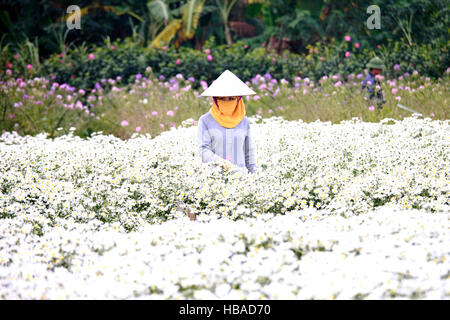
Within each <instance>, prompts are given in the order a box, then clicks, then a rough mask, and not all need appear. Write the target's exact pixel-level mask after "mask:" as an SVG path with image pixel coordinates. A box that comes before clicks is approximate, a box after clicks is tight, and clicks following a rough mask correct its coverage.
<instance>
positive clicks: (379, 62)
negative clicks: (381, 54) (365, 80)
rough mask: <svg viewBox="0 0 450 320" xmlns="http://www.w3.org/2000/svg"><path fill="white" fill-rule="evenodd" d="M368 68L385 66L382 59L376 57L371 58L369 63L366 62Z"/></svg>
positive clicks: (382, 67)
mask: <svg viewBox="0 0 450 320" xmlns="http://www.w3.org/2000/svg"><path fill="white" fill-rule="evenodd" d="M367 68H368V69H372V68H373V69H384V68H386V66H385V65H384V63H383V60H381V59H380V58H378V57H375V58H372V59H371V60H370V61H369V63H368V64H367Z"/></svg>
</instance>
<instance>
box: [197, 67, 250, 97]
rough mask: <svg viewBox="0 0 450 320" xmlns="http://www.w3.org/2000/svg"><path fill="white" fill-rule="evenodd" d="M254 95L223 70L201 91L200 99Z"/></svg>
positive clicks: (243, 84)
mask: <svg viewBox="0 0 450 320" xmlns="http://www.w3.org/2000/svg"><path fill="white" fill-rule="evenodd" d="M252 94H256V92H255V91H253V90H252V89H250V88H249V87H248V86H247V85H246V84H245V83H244V82H242V80H241V79H239V78H238V77H236V76H235V75H234V73H233V72H231V71H230V70H228V69H227V70H225V71H224V72H223V73H222V74H221V75H220V77H218V78H217V79H216V80H214V81H213V83H212V84H211V86H210V87H209V88H208V89H206V90H205V91H203V93H202V94H201V96H202V97H232V96H249V95H252Z"/></svg>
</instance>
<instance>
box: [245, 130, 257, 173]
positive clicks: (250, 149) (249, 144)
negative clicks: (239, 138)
mask: <svg viewBox="0 0 450 320" xmlns="http://www.w3.org/2000/svg"><path fill="white" fill-rule="evenodd" d="M244 149H245V166H246V167H247V169H248V171H250V172H251V173H254V172H255V170H256V162H255V149H254V146H253V141H252V136H251V130H250V123H248V124H247V135H246V137H245V143H244Z"/></svg>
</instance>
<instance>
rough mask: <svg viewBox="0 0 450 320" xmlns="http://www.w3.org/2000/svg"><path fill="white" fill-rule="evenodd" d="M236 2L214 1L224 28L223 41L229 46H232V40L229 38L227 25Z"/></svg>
mask: <svg viewBox="0 0 450 320" xmlns="http://www.w3.org/2000/svg"><path fill="white" fill-rule="evenodd" d="M236 2H237V0H231V2H230V1H229V0H216V5H217V9H218V10H219V14H220V18H221V19H222V22H223V25H224V28H225V39H226V40H227V44H228V45H229V46H231V45H232V44H233V39H232V37H231V32H230V26H229V25H228V18H229V17H230V12H231V9H233V7H234V5H235V4H236Z"/></svg>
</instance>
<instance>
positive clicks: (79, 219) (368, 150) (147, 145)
mask: <svg viewBox="0 0 450 320" xmlns="http://www.w3.org/2000/svg"><path fill="white" fill-rule="evenodd" d="M250 120H251V122H252V125H251V130H252V136H253V137H254V138H253V139H254V144H255V148H256V159H257V171H256V173H255V174H245V173H243V172H234V171H222V170H223V169H221V168H219V167H216V166H214V165H212V164H202V163H201V162H200V158H199V155H198V152H197V145H196V134H197V128H196V127H195V126H189V124H188V123H187V124H186V127H185V128H182V127H179V128H177V129H173V130H170V131H167V132H164V133H162V134H161V135H159V136H157V137H155V138H151V137H150V136H149V135H148V134H134V135H133V136H132V137H131V139H129V140H126V141H123V140H121V139H119V138H116V137H114V136H112V135H103V134H100V133H97V134H94V135H93V137H92V138H90V139H87V140H84V139H81V138H79V137H77V136H74V135H73V134H72V133H70V134H68V135H63V136H60V137H57V138H55V139H49V138H48V137H47V135H46V134H40V135H37V136H35V137H30V136H26V137H23V136H19V135H17V134H16V133H15V132H12V133H9V132H6V133H3V135H2V136H1V137H0V157H1V158H2V162H1V163H0V229H1V232H0V265H1V268H0V297H1V298H7V299H10V298H37V299H38V298H50V299H56V298H62V299H66V298H170V299H176V298H181V299H185V298H186V299H189V298H196V299H200V298H231V299H239V298H247V299H259V298H271V299H277V298H289V299H291V298H292V299H298V298H319V299H320V298H324V299H333V298H338V299H339V298H402V297H406V298H448V297H449V295H450V291H449V273H448V271H449V266H450V265H449V260H448V258H449V251H448V238H449V234H448V222H449V221H448V220H449V216H448V212H449V209H450V203H449V183H448V182H449V170H450V169H449V168H450V166H449V154H450V152H449V151H450V142H449V140H448V136H450V127H449V121H448V120H446V121H438V120H431V119H430V118H425V119H418V118H416V117H412V118H406V119H404V120H403V121H396V120H393V119H385V120H383V121H381V122H380V123H364V122H360V121H359V120H357V119H353V120H350V121H343V122H342V123H341V124H331V123H329V122H313V123H304V122H303V121H301V120H299V121H286V120H283V119H281V118H276V117H274V118H270V119H261V118H260V117H254V118H250ZM71 132H72V131H71ZM179 203H182V204H183V206H184V207H190V209H191V210H193V211H195V212H196V213H197V214H198V216H199V222H191V221H189V219H188V218H187V217H186V214H185V213H182V212H180V211H178V210H177V207H178V204H179Z"/></svg>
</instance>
